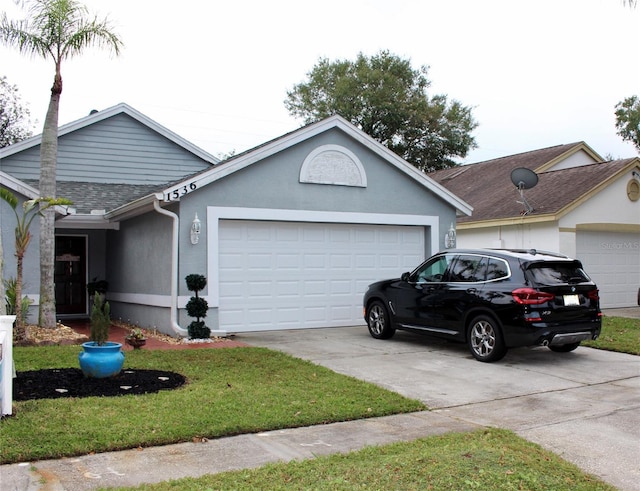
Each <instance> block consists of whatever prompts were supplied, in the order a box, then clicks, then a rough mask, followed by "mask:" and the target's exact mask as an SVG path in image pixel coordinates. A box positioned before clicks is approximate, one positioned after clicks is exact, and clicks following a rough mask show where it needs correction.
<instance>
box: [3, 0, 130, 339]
mask: <svg viewBox="0 0 640 491" xmlns="http://www.w3.org/2000/svg"><path fill="white" fill-rule="evenodd" d="M26 5H27V6H28V7H27V11H28V12H27V14H28V15H27V18H26V19H25V20H21V21H10V20H8V19H7V14H6V13H4V14H3V16H2V19H1V20H0V40H2V42H3V43H4V44H5V45H7V46H13V47H16V48H18V50H19V51H20V52H21V53H24V54H28V55H31V56H40V57H42V58H45V59H52V60H53V62H54V63H55V76H54V79H53V86H52V87H51V98H50V99H49V108H48V109H47V115H46V118H45V120H44V127H43V129H42V141H41V144H40V196H42V197H47V198H55V196H56V166H57V160H58V155H57V154H58V108H59V106H60V95H61V94H62V75H61V66H62V61H63V60H66V59H69V58H72V57H74V56H75V55H79V54H81V53H82V52H83V51H84V50H85V48H87V47H90V46H99V47H107V48H110V49H111V50H112V51H113V52H115V54H119V53H120V50H121V48H122V41H121V40H120V38H119V37H118V36H117V35H116V34H114V33H113V32H112V31H111V28H110V26H109V23H108V21H107V19H104V20H102V21H98V20H97V18H93V19H90V18H89V13H88V10H87V8H86V7H85V6H84V5H83V4H81V3H79V2H77V1H75V0H31V1H28V2H26ZM54 217H55V212H54V210H53V209H52V208H51V207H49V208H48V209H46V210H43V212H42V217H41V218H40V311H39V316H38V322H39V324H40V326H42V327H48V328H55V326H56V303H55V290H54V259H55V258H54V253H55V230H54Z"/></svg>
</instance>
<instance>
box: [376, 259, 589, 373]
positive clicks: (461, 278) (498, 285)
mask: <svg viewBox="0 0 640 491" xmlns="http://www.w3.org/2000/svg"><path fill="white" fill-rule="evenodd" d="M364 317H365V320H366V322H367V326H368V328H369V332H370V333H371V336H373V337H374V338H376V339H388V338H390V337H391V336H393V335H394V333H395V331H396V329H407V330H411V331H417V332H422V333H425V334H430V335H434V336H439V337H444V338H447V339H451V340H454V341H460V342H466V343H467V344H468V346H469V350H470V351H471V353H472V354H473V356H474V357H475V358H476V359H477V360H480V361H485V362H491V361H496V360H500V359H501V358H502V357H503V356H504V355H505V354H506V353H507V349H508V348H515V347H518V346H533V345H544V346H548V347H549V348H550V349H551V350H553V351H558V352H568V351H573V350H574V349H576V348H577V347H578V346H579V345H580V342H581V341H585V340H588V339H596V338H597V337H598V336H599V335H600V327H601V317H602V313H601V312H600V305H599V297H598V288H597V287H596V285H595V284H594V283H593V282H592V281H591V279H590V278H589V276H587V274H586V273H585V272H584V270H583V269H582V264H581V263H580V261H578V260H576V259H571V258H568V257H566V256H562V255H559V254H554V253H550V252H540V251H536V250H526V251H525V250H506V249H477V250H462V249H458V250H449V251H446V252H440V253H438V254H436V255H434V256H432V257H431V258H429V259H427V260H426V261H425V262H424V263H422V264H421V265H420V266H418V267H417V268H416V269H415V270H414V271H413V272H411V273H404V274H403V275H402V277H401V278H400V279H395V280H386V281H379V282H377V283H373V284H372V285H370V286H369V289H368V291H367V292H366V293H365V295H364Z"/></svg>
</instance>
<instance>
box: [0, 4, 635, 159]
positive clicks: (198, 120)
mask: <svg viewBox="0 0 640 491" xmlns="http://www.w3.org/2000/svg"><path fill="white" fill-rule="evenodd" d="M84 3H85V4H86V5H87V6H88V8H89V10H90V11H91V12H93V13H97V14H98V16H99V17H103V16H105V15H108V16H109V18H110V19H111V21H112V24H113V29H114V30H115V31H116V32H117V33H118V34H120V36H121V37H122V39H123V41H124V43H125V49H124V51H123V52H122V54H121V55H120V56H119V57H117V58H116V57H112V56H110V55H109V54H108V53H107V52H104V51H100V50H98V49H91V50H89V51H87V52H86V53H85V55H84V56H82V57H80V58H77V59H74V60H71V61H69V62H66V64H63V67H62V70H63V71H62V76H63V82H64V90H63V93H62V99H61V106H60V124H64V123H68V122H71V121H74V120H76V119H79V118H81V117H84V116H86V115H87V114H89V112H90V110H92V109H98V110H100V109H106V108H108V107H111V106H113V105H115V104H118V103H120V102H125V103H127V104H129V105H130V106H132V107H134V108H135V109H137V110H139V111H141V112H142V113H143V114H145V115H147V116H148V117H150V118H152V119H153V120H155V121H157V122H158V123H160V124H162V125H164V126H166V127H167V128H169V129H171V130H173V131H174V132H176V133H178V134H179V135H181V136H182V137H184V138H186V139H187V140H190V141H191V142H193V143H194V144H196V145H198V146H200V147H202V148H203V149H204V150H207V151H208V152H210V153H212V154H214V155H219V154H224V153H228V152H230V151H232V150H235V151H236V152H242V151H244V150H247V149H249V148H251V147H253V146H256V145H259V144H261V143H263V142H265V141H267V140H270V139H272V138H275V137H277V136H280V135H282V134H284V133H286V132H288V131H291V130H294V129H296V128H298V127H300V126H301V125H302V121H300V120H296V119H294V118H293V117H291V116H289V115H288V113H287V111H286V110H285V108H284V104H283V101H284V99H285V97H286V91H287V90H288V89H291V88H292V87H293V85H294V84H296V83H299V82H301V81H303V80H305V78H306V74H307V73H308V72H309V71H310V70H311V69H312V68H313V66H314V64H315V63H316V62H317V61H318V59H319V58H321V57H326V58H329V59H330V60H335V59H350V60H352V59H355V57H356V55H357V54H358V53H359V52H362V53H364V54H366V55H372V54H375V53H377V52H378V51H380V50H384V49H386V50H389V51H390V52H391V53H393V54H396V55H399V56H401V57H402V58H408V59H410V60H411V62H412V65H413V66H414V68H418V67H419V66H421V65H429V66H430V71H429V78H430V79H431V81H432V87H431V93H432V94H436V93H438V94H447V95H448V96H449V98H451V99H457V100H459V101H461V102H462V103H463V104H465V105H468V106H472V107H474V111H473V113H474V117H475V118H476V119H477V120H478V122H479V123H480V125H479V127H478V128H477V129H476V131H475V132H474V135H475V138H476V142H477V144H478V148H477V149H476V150H474V151H472V152H471V153H470V154H469V155H468V157H467V158H466V159H464V161H463V162H465V163H468V162H479V161H483V160H487V159H491V158H495V157H501V156H505V155H511V154H515V153H520V152H525V151H528V150H534V149H537V148H544V147H549V146H553V145H559V144H563V143H572V142H576V141H585V142H586V143H587V144H588V145H590V146H591V147H592V148H593V149H594V150H595V151H596V152H598V153H599V154H600V155H602V156H606V155H611V156H613V157H614V158H627V157H633V156H636V155H637V152H636V150H635V149H634V147H633V146H632V145H631V144H629V143H624V142H622V140H621V139H620V137H619V136H618V135H617V134H616V131H615V126H614V123H615V118H614V114H613V113H614V106H615V105H616V103H617V102H619V101H621V100H622V99H624V98H625V97H628V96H631V95H634V94H637V95H640V53H639V48H640V36H639V33H640V7H638V8H636V9H635V10H632V9H630V8H629V7H626V6H624V5H623V1H622V0H536V1H528V2H521V1H514V0H482V1H479V0H455V1H454V0H324V1H322V2H301V1H300V0H295V1H294V0H271V1H268V2H266V1H264V0H234V1H219V0H181V1H179V2H175V1H172V0H171V1H170V0H109V1H105V0H85V2H84ZM0 5H2V10H4V11H7V12H8V13H9V15H10V17H11V18H13V19H18V18H22V17H23V14H22V12H21V11H20V10H18V9H17V7H16V6H15V4H14V2H13V0H0ZM53 73H54V67H53V62H52V61H48V60H47V61H42V60H38V59H30V58H27V57H24V56H22V55H20V54H18V53H17V51H15V50H10V49H9V48H5V47H4V46H2V47H0V76H1V75H5V76H6V77H7V78H8V81H9V83H11V84H13V85H17V86H18V89H19V92H20V94H21V96H22V99H23V102H26V103H28V106H29V109H30V111H31V116H32V119H34V120H37V121H38V124H37V127H36V129H35V130H34V132H35V133H36V134H38V133H40V132H41V129H42V123H43V122H44V117H45V114H46V108H47V104H48V99H49V89H50V87H51V83H52V81H53Z"/></svg>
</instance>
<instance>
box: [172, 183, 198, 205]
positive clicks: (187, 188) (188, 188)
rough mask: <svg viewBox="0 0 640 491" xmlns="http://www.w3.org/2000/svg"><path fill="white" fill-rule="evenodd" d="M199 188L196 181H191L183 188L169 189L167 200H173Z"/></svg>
mask: <svg viewBox="0 0 640 491" xmlns="http://www.w3.org/2000/svg"><path fill="white" fill-rule="evenodd" d="M197 188H198V186H197V185H196V183H195V182H190V183H189V184H185V185H184V186H182V187H181V188H177V189H174V190H173V191H169V192H168V193H167V197H166V200H167V201H172V200H175V199H180V198H181V197H182V196H184V195H185V194H188V193H190V192H191V191H195V190H196V189H197Z"/></svg>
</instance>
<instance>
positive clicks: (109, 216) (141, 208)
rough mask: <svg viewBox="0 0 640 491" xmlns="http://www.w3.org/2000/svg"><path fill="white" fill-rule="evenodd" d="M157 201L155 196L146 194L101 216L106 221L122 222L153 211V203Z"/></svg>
mask: <svg viewBox="0 0 640 491" xmlns="http://www.w3.org/2000/svg"><path fill="white" fill-rule="evenodd" d="M156 199H158V198H157V195H155V194H148V195H147V196H143V197H142V198H138V199H137V200H135V201H131V202H130V203H127V204H125V205H122V206H119V207H118V208H114V209H113V210H111V211H109V212H107V213H105V214H104V215H103V216H104V218H105V219H106V220H117V221H120V220H124V219H127V218H131V217H134V216H137V215H142V214H143V213H146V212H147V211H151V210H152V209H153V202H154V201H155V200H156Z"/></svg>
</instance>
